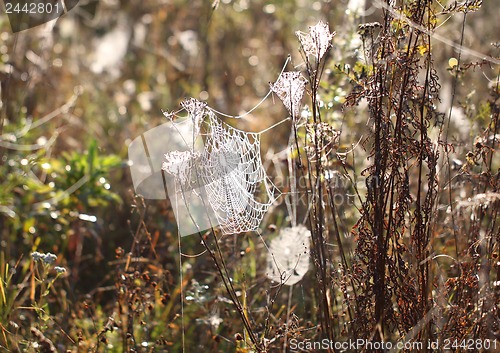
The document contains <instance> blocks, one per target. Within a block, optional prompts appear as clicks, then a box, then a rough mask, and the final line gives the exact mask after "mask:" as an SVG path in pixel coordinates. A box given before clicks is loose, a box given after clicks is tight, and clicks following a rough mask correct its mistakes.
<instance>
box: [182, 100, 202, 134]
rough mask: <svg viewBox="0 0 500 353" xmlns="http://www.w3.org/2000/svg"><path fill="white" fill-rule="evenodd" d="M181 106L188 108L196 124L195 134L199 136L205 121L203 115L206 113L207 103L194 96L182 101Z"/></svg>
mask: <svg viewBox="0 0 500 353" xmlns="http://www.w3.org/2000/svg"><path fill="white" fill-rule="evenodd" d="M181 106H182V107H183V108H184V109H186V111H187V113H188V115H189V117H190V118H191V120H192V122H193V124H194V134H195V136H198V134H199V133H200V126H201V123H202V122H203V117H204V116H205V113H206V110H205V109H206V108H207V103H205V102H200V101H199V100H197V99H194V98H187V99H185V100H184V101H182V102H181Z"/></svg>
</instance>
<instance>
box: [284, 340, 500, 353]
mask: <svg viewBox="0 0 500 353" xmlns="http://www.w3.org/2000/svg"><path fill="white" fill-rule="evenodd" d="M288 347H289V348H290V351H291V352H311V351H321V350H325V351H326V350H336V351H341V352H359V351H367V350H383V351H385V352H390V351H396V352H399V351H402V350H404V351H410V352H420V351H422V350H424V349H432V350H438V349H443V350H456V349H459V348H460V349H462V350H466V351H482V350H490V349H492V350H495V351H496V350H497V349H498V348H500V344H499V343H498V341H497V340H496V339H494V340H490V339H465V340H451V339H444V340H442V341H440V340H429V341H427V342H421V341H398V342H390V341H386V342H376V341H369V340H365V339H362V338H359V339H355V340H347V341H335V342H333V341H330V340H329V339H323V340H320V341H311V340H303V341H301V340H297V339H291V340H290V341H289V342H288Z"/></svg>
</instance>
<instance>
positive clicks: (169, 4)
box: [0, 0, 500, 352]
mask: <svg viewBox="0 0 500 353" xmlns="http://www.w3.org/2000/svg"><path fill="white" fill-rule="evenodd" d="M397 2H399V1H397ZM443 5H445V4H444V3H443ZM434 7H436V8H437V9H439V4H438V3H437V2H436V4H435V5H434ZM380 14H381V10H380V9H379V8H377V7H376V6H374V5H373V4H371V2H370V1H367V2H366V4H365V2H364V1H360V0H358V1H355V0H350V1H348V0H336V1H334V0H328V1H306V0H293V1H288V0H281V1H279V0H277V1H263V0H255V1H250V0H220V1H214V2H212V1H206V0H204V1H203V0H194V1H181V0H143V1H135V0H132V1H120V0H100V1H93V0H82V1H80V3H79V6H78V7H77V8H75V9H73V10H72V11H71V12H70V13H68V14H67V15H65V16H63V17H61V18H60V19H58V20H57V21H55V22H51V23H48V24H45V25H41V26H39V27H36V28H33V29H30V30H26V31H23V32H20V33H16V34H13V33H12V32H11V29H10V27H9V23H8V18H7V17H6V16H5V14H2V15H1V16H0V79H1V102H0V108H1V110H0V151H1V153H0V159H1V160H0V271H1V274H0V276H1V278H2V283H3V285H2V291H1V292H2V293H1V295H2V296H1V297H0V302H2V305H1V306H0V308H1V309H2V313H1V314H0V317H1V321H0V324H1V325H2V326H1V327H0V330H1V334H0V342H1V347H2V348H1V349H0V350H2V351H43V350H41V349H42V348H40V347H45V346H44V343H43V342H44V339H45V340H47V341H50V342H51V343H50V344H53V345H54V346H55V347H56V349H57V350H58V351H64V350H65V349H67V350H69V351H77V350H78V349H80V350H78V351H82V352H83V351H87V349H93V350H96V351H97V350H100V349H103V350H107V351H122V349H121V348H119V347H129V345H128V343H126V342H128V340H130V339H132V338H133V340H134V342H136V344H134V345H133V346H134V347H135V348H134V349H137V350H140V351H144V352H146V351H151V350H152V349H153V348H152V346H155V347H157V348H155V349H157V351H164V350H166V349H169V350H172V351H180V346H181V331H182V330H181V325H182V323H181V321H180V319H179V314H180V313H181V307H180V302H179V293H180V292H179V288H180V286H182V287H183V288H184V289H185V294H186V293H188V296H187V297H186V305H185V307H184V317H185V319H184V321H185V325H186V329H185V331H186V337H185V339H186V342H187V343H186V347H187V350H186V351H188V352H189V351H194V350H195V349H197V347H198V346H201V347H205V348H206V349H207V351H211V350H212V349H213V351H229V350H233V351H234V350H235V347H240V346H239V343H238V340H237V339H236V340H235V338H234V335H235V334H237V331H238V330H239V331H241V330H242V328H238V327H240V326H239V324H235V325H234V324H232V323H231V320H234V318H233V319H231V318H232V314H231V312H230V311H232V310H233V308H232V307H231V305H230V304H227V303H226V302H225V301H224V299H223V298H224V295H225V293H224V291H223V290H222V288H221V287H220V285H219V284H218V283H217V280H216V274H215V270H214V268H213V265H212V264H211V263H210V261H209V259H207V258H206V256H205V257H199V258H195V259H191V258H185V259H184V261H183V264H184V269H183V271H184V272H185V277H184V282H183V283H181V282H180V281H179V266H178V263H179V253H178V248H177V237H176V230H175V220H174V219H173V215H172V211H171V209H170V207H169V204H168V202H167V201H148V200H146V201H143V200H141V199H140V198H139V197H137V196H136V195H134V192H133V191H134V190H133V185H132V181H131V177H130V172H129V167H128V164H127V147H128V144H129V143H130V142H131V141H132V140H133V139H135V138H136V137H138V136H140V134H141V133H143V132H145V131H148V130H149V129H151V128H153V127H155V126H158V125H159V124H162V123H164V122H165V117H164V116H163V115H162V114H161V109H163V110H167V111H171V110H176V109H177V108H178V105H179V103H180V101H182V100H183V99H184V98H186V97H189V96H192V97H195V98H197V99H200V100H204V101H207V102H208V103H209V105H210V106H211V107H214V108H215V109H217V110H219V111H222V112H225V113H228V114H233V115H235V114H241V113H243V112H245V111H248V110H250V109H251V108H252V107H254V106H255V105H256V104H257V103H258V102H259V101H260V100H261V98H262V97H263V96H264V95H265V94H266V93H267V92H268V90H269V82H273V81H275V80H276V78H277V77H278V75H279V72H280V71H281V69H282V67H283V64H284V63H285V60H286V58H287V56H288V55H291V58H292V61H291V64H289V66H288V69H292V68H293V67H296V68H297V69H301V68H303V60H302V58H301V57H300V55H299V53H298V50H297V48H298V44H297V41H296V37H295V35H294V32H295V31H297V30H302V31H307V28H308V26H310V25H314V24H316V23H317V21H318V20H319V19H322V20H324V21H325V22H328V23H329V25H330V29H332V30H334V31H336V32H337V35H336V36H335V38H334V46H333V50H332V52H331V58H330V59H331V60H330V61H329V64H328V66H327V70H326V71H325V76H324V79H325V80H324V82H323V83H322V89H323V95H322V100H323V101H324V112H325V117H326V119H327V120H328V121H329V122H330V123H331V124H332V125H333V126H334V127H335V128H337V129H342V131H343V132H342V140H341V143H340V146H341V148H346V149H347V148H349V146H351V144H352V143H356V142H357V141H358V140H359V139H360V138H361V136H363V134H365V133H366V131H367V130H368V129H369V127H368V126H367V120H368V114H367V112H366V108H365V107H363V105H362V104H361V105H359V106H357V107H351V108H347V109H343V106H342V104H343V103H344V101H345V97H346V96H347V95H348V93H350V92H351V91H352V90H353V89H355V88H356V87H355V83H353V82H352V81H350V78H349V76H348V75H346V74H345V72H346V70H348V68H349V67H351V68H353V67H355V66H356V65H357V63H359V62H360V61H362V57H363V50H362V43H361V39H360V36H359V34H358V25H359V24H360V23H367V22H373V21H378V20H380ZM439 20H440V21H441V23H439V25H440V27H439V29H437V33H439V35H440V36H442V37H444V38H447V39H449V40H451V41H453V42H455V43H460V41H461V40H462V39H463V45H464V46H465V47H467V48H470V49H472V50H475V51H477V52H480V53H482V54H484V55H485V56H492V57H495V56H496V57H498V42H497V41H498V33H500V23H499V21H498V9H497V5H496V4H495V2H493V1H487V2H485V3H484V4H483V5H482V8H481V9H480V10H479V11H477V12H474V13H470V14H468V17H467V21H466V22H465V24H464V21H463V14H461V13H456V14H450V15H449V16H447V15H443V16H441V17H439ZM462 24H464V28H463V35H462ZM495 42H496V45H491V43H495ZM433 45H435V47H434V50H435V51H434V60H435V67H436V69H437V70H438V75H439V77H440V81H439V82H440V84H441V87H442V89H441V94H440V106H438V107H436V108H437V109H439V110H440V111H442V112H443V113H446V112H447V111H448V109H449V108H450V105H451V104H452V99H451V97H452V96H453V89H454V88H453V85H452V82H453V73H452V71H451V70H450V64H449V59H450V58H452V57H457V55H458V54H457V51H456V48H453V47H450V46H449V45H447V44H445V43H442V42H441V41H439V40H435V42H434V43H433ZM479 59H480V58H477V57H473V56H470V55H469V54H467V53H464V54H462V60H464V61H465V62H476V61H478V60H479ZM497 75H498V65H496V66H495V65H491V64H488V63H486V64H483V65H477V66H476V67H471V68H470V69H469V70H467V72H466V73H464V74H463V76H462V77H460V81H459V83H458V85H457V86H456V92H455V97H456V98H455V99H454V100H453V104H454V106H455V108H454V114H453V116H452V120H451V129H450V137H449V139H450V141H453V144H454V146H455V149H454V152H453V153H454V155H453V158H454V160H455V161H456V163H457V165H458V167H460V166H461V165H463V164H464V163H467V157H466V154H467V152H468V151H469V150H471V149H472V148H473V145H474V143H475V142H477V139H476V137H477V136H479V134H480V133H481V131H482V130H483V129H484V128H485V124H486V123H487V121H488V115H489V114H490V112H489V111H488V110H487V104H486V100H487V99H488V97H489V94H490V93H489V92H490V90H491V87H492V85H495V84H496V82H497V81H495V80H496V77H497ZM278 103H279V102H278V101H277V100H273V99H268V100H266V101H265V102H264V103H263V104H262V105H261V106H260V107H259V108H258V109H257V110H256V111H254V112H253V113H252V114H251V115H250V116H248V117H246V118H245V119H242V120H239V121H238V122H237V127H238V128H240V129H243V130H247V131H260V130H263V129H264V128H266V127H268V126H271V125H272V124H273V123H276V122H278V121H280V120H282V119H283V118H284V117H286V113H285V109H284V108H283V107H282V105H281V104H278ZM230 123H231V124H234V123H233V122H230ZM288 134H289V126H286V124H284V125H280V126H279V127H277V128H275V129H274V130H272V131H271V132H269V133H267V134H264V135H263V146H262V151H263V155H264V156H266V153H267V151H271V152H273V151H274V152H276V151H281V150H283V149H285V148H286V146H287V143H288ZM168 138H169V137H168V136H165V139H168ZM342 146H343V147H342ZM356 158H359V159H360V161H359V162H358V163H359V167H360V169H362V168H363V167H366V165H367V164H366V161H365V158H366V153H365V152H360V153H359V155H358V156H357V157H356ZM495 163H496V166H497V168H498V163H499V162H498V160H497V161H495ZM282 167H283V169H284V170H285V169H286V167H284V166H282ZM271 174H272V173H271ZM345 212H346V219H345V221H346V224H345V225H344V227H345V230H346V232H349V230H350V228H351V227H352V226H353V225H354V223H355V222H356V220H357V217H358V215H357V213H356V210H355V209H354V208H352V209H351V208H349V209H347V210H345ZM272 223H277V224H278V226H280V225H281V224H283V223H286V208H285V207H284V206H283V205H282V206H280V207H277V208H276V209H275V210H274V213H273V214H272V215H271V216H269V217H268V218H266V224H264V225H263V228H264V229H265V227H266V226H267V225H269V224H272ZM265 232H267V231H265ZM269 232H271V231H269ZM271 233H272V232H271ZM224 246H225V247H226V248H227V251H228V265H229V266H233V267H231V268H234V269H235V270H234V275H235V278H236V279H238V276H240V277H245V276H250V278H252V281H249V283H251V286H252V288H251V289H249V290H250V291H252V293H253V294H254V296H255V297H254V298H247V299H246V300H248V301H253V302H252V303H251V304H252V306H254V307H259V306H261V307H262V308H264V306H265V305H266V304H267V302H266V300H267V299H266V298H267V294H268V292H272V286H271V285H270V284H269V283H270V282H269V281H268V280H266V279H265V276H263V271H264V267H265V266H264V265H263V264H264V263H265V259H264V257H262V256H260V257H259V256H257V255H259V254H260V255H262V253H263V252H265V248H263V246H262V244H261V240H260V239H259V238H258V236H256V235H245V236H241V237H239V238H231V239H227V244H224ZM351 246H354V245H353V244H351ZM182 247H183V249H186V250H185V252H187V253H189V254H197V253H201V252H202V251H203V248H202V246H201V245H200V244H199V239H198V238H192V239H191V238H185V239H183V244H182ZM32 251H41V252H51V253H54V254H56V255H57V260H56V264H57V265H58V266H63V267H65V268H66V269H67V272H66V273H64V274H62V275H60V276H59V277H58V279H57V280H56V281H54V282H53V285H51V286H49V289H47V292H45V291H43V290H42V289H41V285H40V284H39V283H38V282H37V283H35V279H34V277H33V276H31V274H33V273H34V272H33V271H36V270H37V269H36V268H35V267H36V266H37V265H36V263H35V264H34V263H33V261H31V256H30V254H31V252H32ZM129 252H130V253H132V254H133V256H134V258H136V259H137V263H130V260H127V259H129V258H127V257H126V256H125V254H127V253H129ZM34 266H35V267H34ZM39 270H40V271H41V273H40V276H41V277H42V276H47V277H45V278H46V280H45V282H46V283H47V281H48V282H50V280H49V279H54V278H55V276H56V274H55V272H54V271H53V269H49V268H48V267H47V273H45V272H44V271H45V265H43V266H42V268H41V269H39ZM43 273H45V274H43ZM47 278H49V279H47ZM42 282H43V281H42ZM313 282H314V279H313V278H310V279H307V278H306V279H305V280H304V284H300V285H297V289H296V290H297V291H298V293H301V294H300V295H298V296H297V298H301V299H303V300H298V301H297V303H296V308H295V312H296V313H300V312H302V313H304V312H308V311H309V310H310V309H311V307H312V306H314V305H315V303H313V302H311V301H310V300H311V299H310V298H311V297H309V296H308V295H307V292H308V290H309V288H310V286H312V285H313ZM188 298H189V299H188ZM221 298H222V299H221ZM280 305H282V303H280V304H279V305H278V306H277V308H275V309H276V310H275V312H274V313H273V318H274V319H276V320H277V321H276V322H278V321H279V318H280V317H281V316H283V313H284V312H285V311H284V309H283V308H282V307H281V308H280ZM283 305H284V304H283ZM262 310H264V309H262ZM43 313H45V315H42V314H43ZM132 313H134V314H132ZM256 315H257V316H258V315H261V316H262V317H265V313H264V312H262V313H257V314H256ZM304 317H307V315H304ZM297 320H298V319H297ZM133 325H137V327H139V329H137V328H135V327H133V328H131V326H133ZM276 325H278V326H279V324H276ZM297 325H300V326H304V327H306V326H307V325H312V324H311V323H307V322H300V323H299V322H297ZM117 327H119V329H117ZM33 328H35V329H33ZM37 329H40V330H41V331H42V332H41V333H40V332H37V331H36V330H37ZM40 335H41V336H40ZM44 335H45V336H46V337H45V336H44ZM128 335H132V336H134V337H132V338H131V337H129V336H128ZM304 335H305V336H307V335H308V334H307V333H306V334H304ZM34 342H38V343H37V344H38V346H37V345H36V344H35V343H34ZM141 344H142V345H141ZM37 347H38V348H37ZM47 347H49V348H47V349H49V350H47V351H50V349H52V348H50V345H49V344H48V343H47ZM77 347H80V348H77ZM106 347H107V348H106ZM162 347H163V348H162ZM123 350H125V348H123ZM131 351H132V350H131Z"/></svg>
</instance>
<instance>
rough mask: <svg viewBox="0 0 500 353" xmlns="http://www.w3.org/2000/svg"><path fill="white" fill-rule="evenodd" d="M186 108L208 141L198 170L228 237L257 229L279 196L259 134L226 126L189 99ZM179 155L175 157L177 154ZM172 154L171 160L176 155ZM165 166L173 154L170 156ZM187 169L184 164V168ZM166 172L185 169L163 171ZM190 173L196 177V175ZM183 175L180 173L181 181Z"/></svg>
mask: <svg viewBox="0 0 500 353" xmlns="http://www.w3.org/2000/svg"><path fill="white" fill-rule="evenodd" d="M182 106H183V107H184V109H186V111H187V112H188V116H189V118H191V121H192V123H193V124H194V132H195V134H199V136H195V138H202V139H203V140H204V147H203V150H202V151H200V152H199V153H200V154H199V156H200V158H199V159H198V162H197V163H195V164H190V168H196V174H197V175H198V176H199V178H200V180H199V183H200V184H201V185H202V186H203V189H204V193H205V195H206V198H207V199H208V200H205V201H208V203H209V205H210V207H211V209H212V211H213V214H214V215H215V217H216V219H217V223H218V224H219V225H220V227H221V230H222V232H223V233H224V234H234V233H242V232H247V231H254V230H257V229H258V227H259V225H260V222H261V221H262V219H263V217H264V215H265V214H266V212H267V210H268V209H269V207H270V206H271V205H272V204H273V203H274V201H275V200H276V199H277V197H278V196H279V195H280V193H279V190H278V189H277V187H276V186H275V185H274V184H273V183H272V181H271V180H270V179H269V178H268V176H267V174H266V172H265V170H264V168H263V166H262V160H261V155H260V133H251V132H245V131H242V130H238V129H235V128H233V127H231V126H229V125H228V124H226V123H224V122H222V121H221V120H220V119H219V118H218V117H217V116H216V114H215V113H214V111H213V110H212V109H211V108H209V107H208V106H207V105H206V104H204V103H201V104H200V102H198V101H196V100H194V99H192V98H191V99H189V100H188V101H185V102H183V104H182ZM174 156H175V155H174ZM174 156H172V157H174ZM166 157H167V163H168V162H169V161H168V158H169V156H168V155H167V156H166ZM185 165H186V164H185ZM165 170H166V171H167V172H170V173H171V172H172V171H174V173H173V174H175V171H176V170H182V171H183V175H184V174H186V171H185V170H184V169H183V168H177V169H175V168H169V170H167V169H165ZM190 174H191V175H193V174H195V173H193V171H191V172H190ZM183 175H176V177H181V176H183Z"/></svg>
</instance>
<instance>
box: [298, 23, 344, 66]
mask: <svg viewBox="0 0 500 353" xmlns="http://www.w3.org/2000/svg"><path fill="white" fill-rule="evenodd" d="M295 35H296V36H297V38H298V39H299V42H300V44H301V46H302V49H303V50H304V53H305V54H306V55H311V56H314V57H315V58H316V59H317V60H318V61H319V60H321V58H323V56H324V55H325V54H326V52H327V51H328V50H329V49H330V47H331V45H332V38H333V36H334V35H335V32H333V33H330V29H329V28H328V24H326V23H324V22H323V21H319V22H318V23H317V24H316V25H315V26H310V27H309V33H304V32H301V31H297V32H295Z"/></svg>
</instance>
